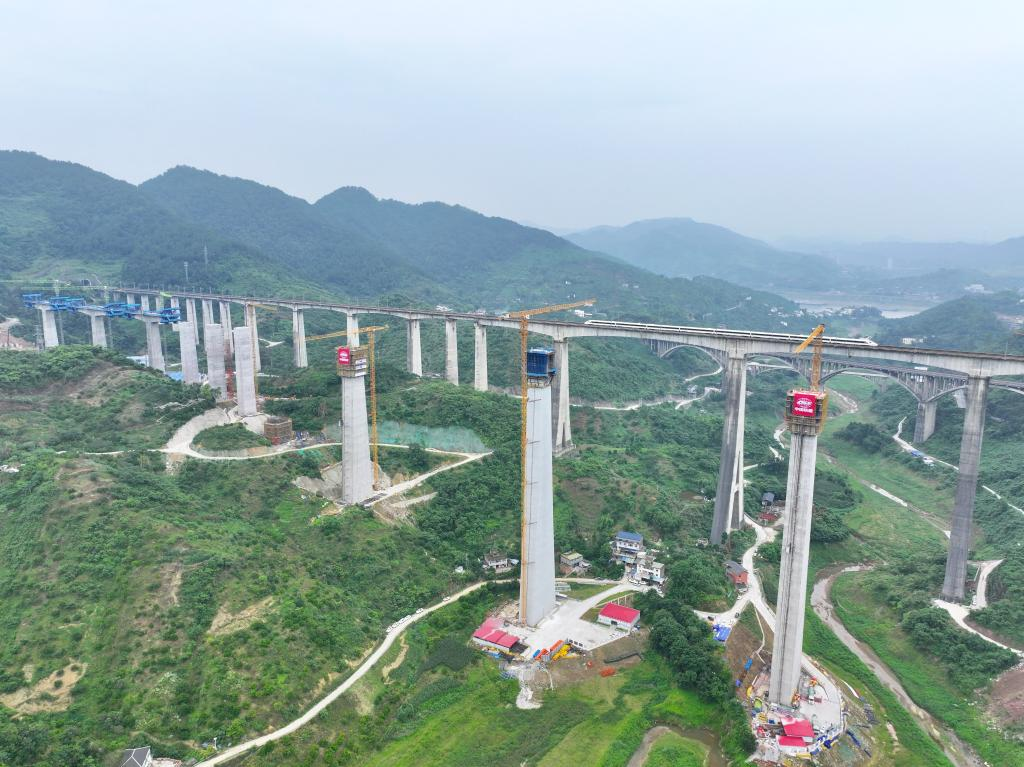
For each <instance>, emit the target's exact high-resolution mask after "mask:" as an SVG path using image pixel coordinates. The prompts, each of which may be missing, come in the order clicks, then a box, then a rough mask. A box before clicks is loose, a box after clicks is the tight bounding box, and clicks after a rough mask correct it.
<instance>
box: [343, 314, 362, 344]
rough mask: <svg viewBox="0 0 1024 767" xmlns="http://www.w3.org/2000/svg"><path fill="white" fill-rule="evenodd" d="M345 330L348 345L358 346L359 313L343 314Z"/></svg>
mask: <svg viewBox="0 0 1024 767" xmlns="http://www.w3.org/2000/svg"><path fill="white" fill-rule="evenodd" d="M345 331H346V338H347V339H348V345H349V346H352V347H356V346H359V315H358V314H355V313H354V312H349V313H348V314H346V315H345Z"/></svg>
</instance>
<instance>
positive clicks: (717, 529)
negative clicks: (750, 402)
mask: <svg viewBox="0 0 1024 767" xmlns="http://www.w3.org/2000/svg"><path fill="white" fill-rule="evenodd" d="M722 367H723V369H724V372H723V376H722V393H723V394H724V395H725V423H724V424H723V425H722V452H721V461H720V463H719V469H718V489H717V491H716V492H715V516H714V519H713V520H712V523H711V543H712V544H714V545H715V546H720V545H721V544H722V540H723V538H724V537H725V534H726V533H727V532H729V527H730V522H731V520H732V518H733V508H732V507H733V504H734V503H735V494H734V492H733V490H734V486H735V484H736V476H737V468H736V464H737V455H739V461H738V462H739V463H740V464H742V463H743V454H742V452H741V451H742V449H743V447H742V446H743V438H742V436H741V428H742V424H743V410H744V408H745V407H746V402H744V393H745V392H746V389H747V380H746V379H747V362H746V359H745V358H744V356H743V355H742V354H739V355H733V354H730V355H729V357H728V359H726V361H725V364H724V365H723V366H722ZM740 472H742V466H741V468H740ZM740 478H741V482H740V485H741V486H742V473H741V474H740ZM741 513H742V512H741Z"/></svg>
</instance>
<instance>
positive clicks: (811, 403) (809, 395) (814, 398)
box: [789, 391, 818, 418]
mask: <svg viewBox="0 0 1024 767" xmlns="http://www.w3.org/2000/svg"><path fill="white" fill-rule="evenodd" d="M789 412H790V413H791V414H793V415H798V416H801V417H803V418H814V417H815V416H816V415H817V414H818V393H817V392H812V391H795V392H793V404H792V405H790V409H789Z"/></svg>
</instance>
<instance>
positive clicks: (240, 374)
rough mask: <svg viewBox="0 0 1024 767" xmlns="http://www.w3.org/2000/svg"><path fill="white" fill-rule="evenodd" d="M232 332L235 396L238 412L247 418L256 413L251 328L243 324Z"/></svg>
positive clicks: (254, 369) (254, 368) (254, 367)
mask: <svg viewBox="0 0 1024 767" xmlns="http://www.w3.org/2000/svg"><path fill="white" fill-rule="evenodd" d="M247 308H248V307H247ZM232 333H233V335H234V347H235V397H236V401H237V402H238V414H239V415H240V416H242V417H243V418H247V417H248V416H252V415H256V366H255V364H254V360H253V355H252V328H251V327H249V326H248V325H243V326H241V327H237V328H235V329H234V330H233V331H232Z"/></svg>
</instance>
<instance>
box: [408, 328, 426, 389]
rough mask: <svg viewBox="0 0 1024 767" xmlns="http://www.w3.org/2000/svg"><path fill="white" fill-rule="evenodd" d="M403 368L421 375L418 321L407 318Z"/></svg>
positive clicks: (421, 362)
mask: <svg viewBox="0 0 1024 767" xmlns="http://www.w3.org/2000/svg"><path fill="white" fill-rule="evenodd" d="M405 369H406V370H408V371H409V372H410V373H412V374H413V375H414V376H421V377H422V376H423V351H422V348H421V346H420V321H419V320H417V319H411V320H409V324H408V325H407V326H406V335H405Z"/></svg>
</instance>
